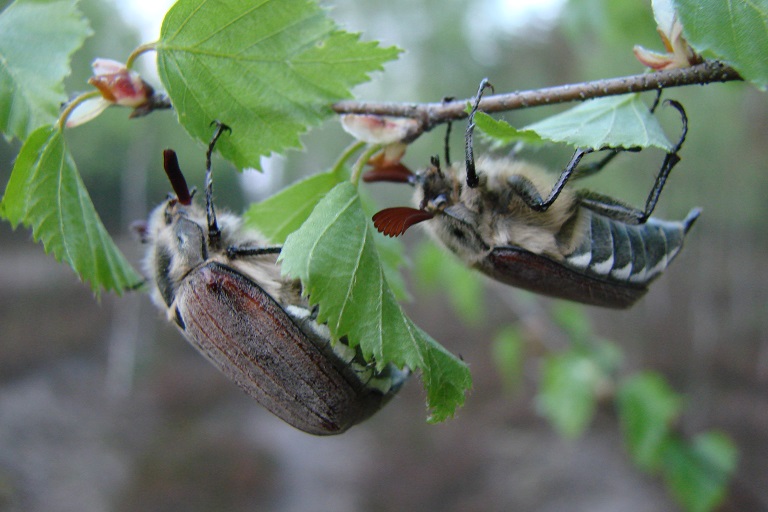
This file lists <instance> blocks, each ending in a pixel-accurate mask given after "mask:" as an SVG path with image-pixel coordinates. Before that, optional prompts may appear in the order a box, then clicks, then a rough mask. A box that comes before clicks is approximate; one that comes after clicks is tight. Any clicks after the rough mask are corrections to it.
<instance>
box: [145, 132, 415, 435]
mask: <svg viewBox="0 0 768 512" xmlns="http://www.w3.org/2000/svg"><path fill="white" fill-rule="evenodd" d="M226 129H227V128H226V127H225V126H224V125H219V126H218V129H217V131H216V135H215V136H214V138H213V140H212V141H211V144H210V146H209V148H208V153H207V170H206V208H205V210H204V209H203V208H201V207H200V206H198V205H196V204H195V203H194V202H193V201H192V195H193V194H191V193H190V192H189V189H188V188H187V184H186V182H185V180H184V177H183V175H182V173H181V170H180V168H179V165H178V161H177V159H176V154H175V153H174V152H173V151H172V150H166V151H165V152H164V167H165V170H166V173H167V174H168V178H169V179H170V181H171V184H172V185H173V189H174V191H175V193H176V196H175V197H171V198H169V199H168V200H167V201H165V202H164V203H162V204H161V205H159V206H158V207H157V208H156V209H155V210H154V211H153V212H152V213H151V215H150V217H149V220H148V221H147V223H146V226H145V227H144V228H143V229H142V230H141V231H142V235H143V240H144V241H145V242H146V243H147V244H148V249H147V255H146V259H145V269H146V271H147V273H148V274H149V275H150V276H151V280H152V283H153V284H154V286H153V290H152V299H153V301H154V302H155V304H157V306H158V307H160V308H161V309H163V310H165V311H166V312H167V315H168V319H169V320H171V321H173V322H174V323H175V324H176V326H177V327H178V328H179V329H180V330H181V332H182V334H183V335H184V337H185V338H186V339H187V340H188V341H189V342H190V343H191V344H192V345H193V346H194V347H195V348H197V349H198V350H199V351H200V352H201V353H202V354H203V355H205V356H206V357H207V358H208V359H209V360H210V361H211V362H212V363H213V364H214V366H216V367H217V368H218V369H219V370H220V371H221V372H223V373H224V374H225V375H226V376H227V377H229V378H230V379H231V380H233V381H234V382H235V383H236V384H237V385H238V386H240V387H241V388H242V389H243V390H244V391H245V392H246V393H248V394H249V395H251V396H252V397H253V398H255V399H256V400H257V401H258V402H259V403H260V404H261V405H263V406H264V407H265V408H267V409H268V410H269V411H270V412H272V413H273V414H275V415H276V416H278V417H279V418H281V419H282V420H284V421H285V422H286V423H288V424H290V425H292V426H294V427H296V428H298V429H300V430H303V431H304V432H308V433H310V434H315V435H333V434H340V433H342V432H344V431H346V430H347V429H349V428H350V427H351V426H353V425H355V424H357V423H360V422H361V421H363V420H365V419H367V418H369V417H370V416H371V415H373V414H374V413H375V412H376V411H377V410H379V409H380V408H381V407H382V406H384V404H386V403H387V402H388V401H389V400H390V399H391V398H392V397H393V396H394V395H395V394H396V393H397V391H398V390H399V388H400V387H401V386H402V384H403V382H404V381H405V379H406V378H407V376H408V374H409V372H408V370H407V369H404V370H399V369H397V368H396V367H395V366H393V365H391V364H390V365H387V366H385V367H384V369H383V370H382V371H378V372H377V371H376V370H375V363H372V362H366V361H365V359H364V358H363V356H362V354H361V352H360V350H359V348H351V347H349V345H347V344H346V343H345V342H346V340H345V339H342V340H340V341H337V342H335V343H334V342H332V341H331V334H330V332H329V330H328V328H327V326H325V325H322V324H319V323H317V322H316V321H315V319H314V318H315V315H313V313H312V311H311V310H310V309H309V306H308V303H307V300H306V298H304V297H302V296H301V285H300V283H299V282H298V281H297V280H293V279H289V278H286V277H284V276H282V275H281V273H280V266H279V264H278V263H277V261H276V260H277V254H278V253H279V252H280V248H279V247H268V246H266V245H265V244H264V243H263V241H262V240H261V239H260V237H259V235H258V234H257V233H254V232H252V231H249V230H246V229H244V228H243V227H242V225H241V221H240V218H239V217H237V216H234V215H231V214H223V215H221V216H220V217H219V219H218V220H217V218H216V212H215V211H214V208H213V201H212V180H211V153H212V151H213V148H214V145H215V142H216V140H217V139H218V137H219V136H220V135H221V134H222V132H223V131H224V130H226Z"/></svg>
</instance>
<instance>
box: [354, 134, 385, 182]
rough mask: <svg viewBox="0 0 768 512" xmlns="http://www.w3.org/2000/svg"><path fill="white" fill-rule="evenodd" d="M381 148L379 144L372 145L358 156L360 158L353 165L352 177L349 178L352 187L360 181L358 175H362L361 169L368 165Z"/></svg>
mask: <svg viewBox="0 0 768 512" xmlns="http://www.w3.org/2000/svg"><path fill="white" fill-rule="evenodd" d="M382 147H383V146H382V145H381V144H372V145H371V146H370V147H369V148H368V149H366V150H365V151H364V152H363V154H361V155H360V157H359V158H358V159H357V161H356V162H355V165H354V166H352V177H351V178H350V181H351V182H352V184H353V185H355V186H357V183H358V182H359V181H360V175H361V174H362V173H363V167H364V166H365V164H367V163H368V161H369V160H370V159H371V157H372V156H373V155H375V154H376V153H378V152H379V151H380V150H381V148H382Z"/></svg>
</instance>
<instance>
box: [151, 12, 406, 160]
mask: <svg viewBox="0 0 768 512" xmlns="http://www.w3.org/2000/svg"><path fill="white" fill-rule="evenodd" d="M398 53H399V50H398V49H397V48H380V47H379V46H378V44H377V43H375V42H367V43H363V42H360V41H359V37H358V36H357V35H355V34H348V33H345V32H342V31H339V30H337V29H336V27H335V25H334V23H333V21H331V20H330V19H329V18H328V17H327V16H326V14H325V12H324V11H323V10H322V9H320V8H319V7H318V6H317V5H316V4H315V2H312V1H306V0H294V1H290V2H285V1H280V0H263V1H260V2H253V1H252V0H229V1H225V0H179V1H178V2H176V4H175V5H174V6H173V7H172V8H171V9H170V11H168V14H167V15H166V17H165V19H164V21H163V26H162V29H161V33H160V41H159V44H158V45H157V54H158V55H157V65H158V70H159V73H160V78H161V80H162V82H163V84H164V85H165V87H166V90H167V92H168V95H169V96H170V98H171V101H172V102H173V106H174V108H175V109H176V111H177V114H178V116H179V122H181V124H182V125H183V126H184V127H185V128H186V130H187V131H188V132H189V133H190V134H192V135H193V136H194V137H196V138H198V139H199V140H202V141H206V142H207V140H208V138H209V137H210V129H209V127H208V126H209V124H210V123H211V121H213V120H214V119H217V120H219V121H221V122H223V123H226V124H227V125H229V126H230V127H231V128H232V136H231V137H227V138H224V139H222V140H221V141H220V142H219V145H218V147H217V149H219V151H220V152H221V154H222V155H223V156H224V157H225V158H227V159H228V160H230V161H232V162H233V163H234V164H235V165H237V166H238V167H255V168H258V167H259V158H260V157H261V156H262V155H267V154H269V153H270V152H273V151H281V150H284V149H286V148H289V147H299V146H300V142H299V135H300V134H301V133H302V132H304V131H305V130H306V129H307V128H308V127H309V126H310V125H314V124H318V123H319V122H320V121H322V120H323V119H324V118H326V117H327V116H329V115H330V114H331V109H330V104H331V103H332V102H334V101H337V100H339V99H342V98H346V97H349V96H350V93H349V89H350V88H351V87H352V86H354V85H356V84H358V83H361V82H363V81H365V80H367V79H368V73H370V72H371V71H375V70H379V69H382V65H383V63H384V62H386V61H388V60H392V59H394V58H396V57H397V55H398Z"/></svg>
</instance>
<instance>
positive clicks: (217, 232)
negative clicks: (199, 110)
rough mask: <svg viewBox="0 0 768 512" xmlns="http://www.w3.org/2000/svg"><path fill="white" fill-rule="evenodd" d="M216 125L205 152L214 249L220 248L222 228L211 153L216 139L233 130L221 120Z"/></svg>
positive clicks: (209, 212)
mask: <svg viewBox="0 0 768 512" xmlns="http://www.w3.org/2000/svg"><path fill="white" fill-rule="evenodd" d="M214 124H215V125H216V131H215V132H214V133H213V137H212V138H211V142H210V143H208V151H206V153H205V213H206V215H207V217H208V243H209V244H210V245H211V247H212V248H213V249H218V248H219V244H220V243H221V229H219V225H218V223H217V222H216V211H215V210H214V208H213V174H212V172H211V155H213V148H214V147H216V141H217V140H219V137H221V134H222V133H224V132H225V131H229V132H232V128H230V127H229V126H227V125H225V124H224V123H222V122H220V121H213V122H212V123H211V125H214Z"/></svg>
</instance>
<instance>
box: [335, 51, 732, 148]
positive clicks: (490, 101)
mask: <svg viewBox="0 0 768 512" xmlns="http://www.w3.org/2000/svg"><path fill="white" fill-rule="evenodd" d="M732 80H742V78H741V76H739V74H738V73H737V72H736V70H735V69H733V68H732V67H730V66H728V65H726V64H724V63H722V62H719V61H706V62H703V63H701V64H697V65H695V66H691V67H688V68H681V69H672V70H667V71H656V72H653V73H644V74H640V75H631V76H625V77H619V78H607V79H603V80H595V81H592V82H582V83H579V84H567V85H559V86H555V87H545V88H543V89H533V90H528V91H517V92H511V93H505V94H495V95H492V96H486V97H485V98H483V100H482V101H480V105H479V110H481V111H483V112H502V111H507V110H515V109H519V108H528V107H537V106H541V105H554V104H556V103H566V102H570V101H583V100H587V99H591V98H598V97H603V96H613V95H618V94H626V93H632V92H642V91H650V90H655V89H665V88H668V87H680V86H684V85H694V84H708V83H712V82H728V81H732ZM469 101H470V100H469V99H463V100H454V101H447V102H436V103H393V102H384V103H378V102H367V101H340V102H338V103H335V104H334V105H333V110H334V111H335V112H336V113H337V114H372V115H381V116H394V117H409V118H413V119H417V120H418V121H419V124H420V130H419V131H418V133H417V134H416V135H415V136H414V137H413V138H416V136H418V135H420V134H421V133H423V132H426V131H429V130H431V129H432V128H434V127H435V126H437V125H438V124H441V123H445V122H448V121H455V120H457V119H464V118H465V117H467V111H466V106H467V102H469Z"/></svg>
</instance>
